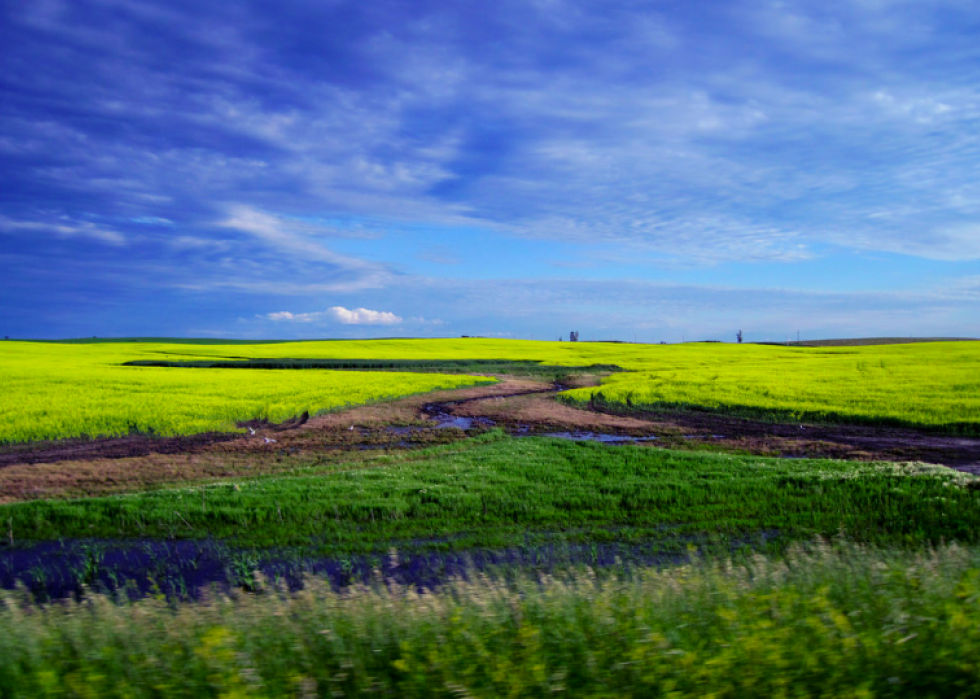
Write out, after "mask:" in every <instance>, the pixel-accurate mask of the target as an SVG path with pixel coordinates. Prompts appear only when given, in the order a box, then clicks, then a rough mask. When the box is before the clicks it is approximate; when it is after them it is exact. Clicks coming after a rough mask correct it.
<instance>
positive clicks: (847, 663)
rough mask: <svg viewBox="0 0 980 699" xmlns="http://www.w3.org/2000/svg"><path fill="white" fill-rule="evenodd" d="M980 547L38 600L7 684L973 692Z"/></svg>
mask: <svg viewBox="0 0 980 699" xmlns="http://www.w3.org/2000/svg"><path fill="white" fill-rule="evenodd" d="M978 647H980V548H977V547H975V546H970V547H961V546H942V547H939V548H937V549H934V550H927V551H919V552H915V553H910V552H894V551H888V550H882V549H867V548H859V547H854V546H849V545H843V546H836V547H828V546H825V545H821V544H819V543H817V544H816V545H811V546H809V547H806V548H798V549H795V550H794V551H792V552H790V554H789V555H787V556H786V557H783V558H778V559H770V558H763V557H756V558H754V559H749V560H746V561H742V562H739V563H733V562H731V561H718V562H704V563H698V564H693V565H688V566H682V567H678V568H670V569H665V570H662V571H656V570H649V569H648V570H645V571H639V572H634V573H633V574H632V575H630V576H627V577H622V576H619V577H617V576H606V575H598V576H597V575H596V574H594V573H592V572H591V571H588V570H585V571H583V572H579V573H568V574H563V575H559V576H557V577H547V576H545V577H541V578H527V577H525V578H521V579H518V580H516V581H512V582H510V583H502V582H500V581H495V580H491V579H488V578H485V577H484V578H480V579H477V580H473V581H470V582H462V581H460V582H457V583H455V584H452V585H449V586H446V587H444V588H441V589H440V590H438V591H436V592H431V593H419V592H417V591H414V590H409V589H399V588H384V587H381V586H375V587H374V588H369V587H365V588H356V589H353V590H350V591H348V592H346V593H343V594H338V593H335V592H333V591H331V590H330V589H329V588H328V587H325V586H323V585H322V584H319V583H317V582H316V581H309V582H308V584H307V585H306V587H305V589H303V590H302V591H300V592H298V593H294V594H290V593H286V592H283V591H281V590H276V589H274V588H271V587H269V588H267V589H266V590H265V591H264V592H263V593H261V594H246V595H238V596H223V595H214V596H212V597H210V598H209V599H206V600H205V601H203V602H197V603H185V604H181V605H176V606H172V605H169V604H167V603H166V602H165V601H163V600H159V599H147V600H143V601H139V602H135V603H129V602H117V601H115V600H113V599H111V598H108V597H105V596H99V595H91V596H89V597H88V598H86V599H85V601H83V602H80V603H78V602H67V603H63V604H52V605H48V606H36V605H34V604H32V603H30V602H28V601H27V599H26V596H25V595H23V594H17V593H0V659H2V660H0V697H4V698H7V697H10V698H12V697H55V696H70V697H87V696H100V697H128V698H137V697H287V696H293V697H340V696H392V697H549V696H555V695H559V696H561V695H566V696H590V697H672V698H674V699H680V698H684V697H708V696H710V697H731V698H735V697H738V698H751V697H765V698H766V699H768V698H769V697H855V698H857V697H861V698H864V697H916V698H921V697H943V698H945V697H975V696H977V687H978V686H980V683H978V680H980V660H978V657H980V656H978V654H977V648H978Z"/></svg>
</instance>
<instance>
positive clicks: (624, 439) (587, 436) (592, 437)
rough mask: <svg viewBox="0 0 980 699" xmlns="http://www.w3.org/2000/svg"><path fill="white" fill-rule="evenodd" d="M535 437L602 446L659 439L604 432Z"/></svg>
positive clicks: (548, 433) (544, 434)
mask: <svg viewBox="0 0 980 699" xmlns="http://www.w3.org/2000/svg"><path fill="white" fill-rule="evenodd" d="M528 436H531V435H528ZM533 436H535V437H553V438H555V439H571V440H574V441H576V442H601V443H602V444H635V443H637V442H655V441H656V440H657V437H630V436H629V435H621V434H603V433H602V432H544V433H540V434H536V435H533Z"/></svg>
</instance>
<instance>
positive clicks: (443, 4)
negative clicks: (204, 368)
mask: <svg viewBox="0 0 980 699" xmlns="http://www.w3.org/2000/svg"><path fill="white" fill-rule="evenodd" d="M977 36H980V4H978V3H976V1H975V0H936V1H933V0H778V1H769V0H648V1H633V0H622V1H620V2H601V1H591V0H494V1H493V2H489V1H479V0H478V1H477V2H454V1H451V0H412V1H410V2H405V1H404V0H398V1H396V0H371V1H370V2H364V1H363V0H277V2H275V3H273V2H261V1H259V0H251V1H249V0H238V1H236V2H233V3H231V2H227V3H226V2H221V3H208V2H200V0H193V1H192V0H160V1H158V2H138V1H136V0H3V1H2V2H0V47H2V48H0V336H7V337H12V338H48V339H53V338H66V337H89V336H98V337H111V336H173V337H207V338H212V337H226V338H239V339H259V338H280V339H293V338H353V337H394V336H407V337H458V336H460V335H478V336H487V337H515V338H531V339H537V340H557V339H559V338H561V337H563V338H565V339H567V338H568V334H569V331H572V330H577V331H578V332H579V333H580V338H581V339H582V340H589V339H592V340H606V339H615V340H625V341H637V342H680V341H684V340H687V341H690V340H706V339H712V340H723V341H726V342H732V341H734V340H735V334H736V332H737V331H739V330H742V331H743V333H744V337H745V340H746V341H764V340H774V341H782V340H786V339H796V338H797V336H799V337H800V338H801V339H817V338H833V337H865V336H900V337H904V336H944V337H980V42H978V41H977Z"/></svg>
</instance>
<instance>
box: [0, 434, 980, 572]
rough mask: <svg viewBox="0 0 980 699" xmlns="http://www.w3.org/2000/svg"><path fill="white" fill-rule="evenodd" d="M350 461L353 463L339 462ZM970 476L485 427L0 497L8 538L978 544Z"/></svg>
mask: <svg viewBox="0 0 980 699" xmlns="http://www.w3.org/2000/svg"><path fill="white" fill-rule="evenodd" d="M345 468H348V469H349V470H344V469H345ZM978 482H980V481H978V480H977V479H976V478H974V477H972V476H967V475H965V474H962V473H959V472H956V471H953V470H951V469H947V468H944V467H941V466H927V465H925V464H918V465H916V464H907V465H896V464H886V463H873V464H868V463H857V462H844V461H828V460H779V459H769V458H759V457H745V456H733V455H726V454H705V453H692V452H681V451H669V450H664V449H652V448H645V447H639V446H624V447H615V448H611V447H607V446H604V445H601V444H595V443H585V442H568V441H565V440H557V439H544V438H520V439H518V438H512V437H507V436H506V435H504V434H503V433H501V432H496V431H494V432H490V433H487V434H485V435H483V436H481V437H478V438H474V439H473V440H469V441H467V442H460V443H456V444H452V445H445V446H440V447H435V448H433V449H431V450H428V451H426V452H423V453H419V452H409V453H407V454H402V455H392V456H387V457H381V458H378V459H375V460H373V461H371V462H369V463H368V464H367V465H364V464H362V465H360V466H358V467H354V466H353V465H351V466H349V467H345V466H343V465H339V466H338V465H337V464H336V463H333V464H332V465H326V464H324V465H322V466H319V465H317V464H316V463H315V462H313V463H310V462H298V464H297V468H296V470H295V472H294V475H292V476H289V477H283V476H276V477H265V478H255V479H252V480H243V481H240V482H228V481H223V482H217V483H212V484H208V485H203V486H194V487H186V488H181V489H175V490H159V491H152V492H145V493H137V494H131V495H122V496H112V497H102V498H91V499H83V500H59V501H53V500H48V501H34V502H28V503H21V504H14V505H7V506H4V507H2V508H0V523H2V524H3V525H4V529H8V528H9V530H10V532H11V536H12V537H13V538H14V539H15V540H16V541H24V540H35V541H36V540H50V539H58V538H84V537H95V538H117V537H123V538H162V537H167V538H172V537H182V538H204V537H214V538H218V539H224V540H228V541H230V542H233V543H235V544H236V545H239V546H251V547H271V546H306V547H311V552H312V553H314V554H320V555H328V556H330V555H336V554H338V553H374V552H385V551H387V550H388V548H389V547H391V546H393V545H394V546H397V547H398V548H399V549H422V550H425V549H441V550H465V549H468V548H472V547H481V548H500V547H514V546H522V545H527V544H529V543H530V544H532V545H533V544H536V543H545V542H554V541H559V542H560V541H567V542H569V543H588V542H604V541H610V542H626V543H630V542H636V543H643V544H649V543H650V542H657V541H660V542H663V543H664V545H665V546H666V547H667V548H668V549H676V547H677V546H680V547H681V549H682V550H683V546H684V542H685V541H691V540H695V541H698V542H699V545H701V542H704V541H707V542H708V543H711V542H716V543H718V544H719V545H721V546H727V545H728V544H730V543H732V542H736V543H737V542H738V540H739V539H740V538H741V537H744V536H751V535H752V534H754V533H758V532H760V531H773V530H776V531H778V532H779V533H780V540H782V541H783V542H786V541H790V540H793V539H808V538H810V537H812V536H814V535H818V534H822V535H831V534H835V533H837V532H840V531H843V532H846V533H847V535H848V536H849V537H852V538H853V539H854V540H857V541H861V542H872V543H890V544H892V543H894V544H898V543H901V544H906V543H921V542H938V541H941V540H946V541H951V540H957V541H965V542H970V541H976V540H977V539H978V536H980V489H977V488H975V487H974V486H976V485H977V484H978Z"/></svg>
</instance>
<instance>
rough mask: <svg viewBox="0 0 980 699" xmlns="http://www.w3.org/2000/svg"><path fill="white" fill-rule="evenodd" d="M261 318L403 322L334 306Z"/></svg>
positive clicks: (387, 314) (381, 314)
mask: <svg viewBox="0 0 980 699" xmlns="http://www.w3.org/2000/svg"><path fill="white" fill-rule="evenodd" d="M259 317H260V318H266V319H268V320H272V321H275V322H282V321H286V322H290V323H315V322H321V321H324V320H333V321H336V322H338V323H342V324H344V325H396V324H398V323H401V322H402V318H401V316H397V315H395V314H394V313H391V312H390V311H372V310H370V309H367V308H355V309H349V308H344V307H343V306H333V307H331V308H328V309H327V310H326V311H319V312H317V313H290V312H289V311H277V312H275V313H267V314H265V315H264V316H259ZM420 320H421V322H427V321H425V320H424V319H420ZM428 322H432V321H428ZM439 322H441V321H439Z"/></svg>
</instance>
